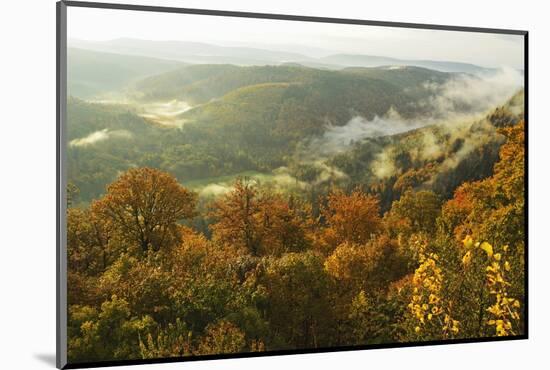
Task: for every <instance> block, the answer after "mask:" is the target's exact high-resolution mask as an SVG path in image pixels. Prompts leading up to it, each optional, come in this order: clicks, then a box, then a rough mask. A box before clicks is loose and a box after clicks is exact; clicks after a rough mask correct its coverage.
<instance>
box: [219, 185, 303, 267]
mask: <svg viewBox="0 0 550 370" xmlns="http://www.w3.org/2000/svg"><path fill="white" fill-rule="evenodd" d="M210 215H211V217H212V218H213V219H214V220H215V221H216V222H215V223H214V224H213V225H212V226H211V229H212V231H213V233H214V239H215V240H217V241H218V242H220V243H221V244H224V245H231V246H234V247H237V248H241V249H244V250H246V251H248V252H249V253H250V254H252V255H253V256H260V255H281V254H282V253H284V252H298V251H301V250H303V249H304V248H305V247H306V246H307V244H308V237H307V233H306V230H305V226H306V225H305V222H304V220H303V215H302V212H301V209H299V207H298V204H297V202H294V204H291V203H290V202H289V201H287V200H286V199H285V198H284V197H283V196H282V195H280V194H277V193H270V192H264V191H261V190H260V189H259V188H258V187H257V186H256V184H255V183H253V182H250V181H248V180H246V179H244V180H243V179H238V180H237V181H236V182H235V184H234V188H233V190H232V191H231V192H230V193H229V194H227V195H226V196H224V197H222V198H221V199H218V200H217V201H216V202H215V203H214V205H213V209H212V212H211V214H210Z"/></svg>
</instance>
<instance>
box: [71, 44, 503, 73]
mask: <svg viewBox="0 0 550 370" xmlns="http://www.w3.org/2000/svg"><path fill="white" fill-rule="evenodd" d="M69 46H71V47H76V48H81V49H88V50H94V51H101V52H108V53H116V54H126V55H136V56H147V57H153V58H160V59H169V60H177V61H182V62H186V63H191V64H236V65H266V64H275V65H279V64H284V63H298V64H301V65H304V66H308V67H313V68H326V69H342V68H346V67H379V66H384V65H395V66H402V65H409V66H416V67H423V68H428V69H433V70H436V71H440V72H465V73H483V72H490V71H491V70H493V69H492V68H486V67H482V66H478V65H475V64H469V63H460V62H452V61H435V60H407V59H398V58H391V57H385V56H374V55H362V54H334V55H329V56H326V57H321V58H315V57H310V56H306V55H303V54H300V53H295V52H285V51H275V50H269V49H262V48H252V47H227V46H218V45H214V44H209V43H200V42H187V41H150V40H138V39H127V38H120V39H114V40H109V41H101V42H99V41H84V40H69Z"/></svg>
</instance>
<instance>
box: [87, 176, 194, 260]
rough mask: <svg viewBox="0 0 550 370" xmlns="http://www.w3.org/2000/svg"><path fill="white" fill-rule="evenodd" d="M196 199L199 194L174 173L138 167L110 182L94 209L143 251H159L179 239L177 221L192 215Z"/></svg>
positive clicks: (94, 204)
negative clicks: (185, 185) (181, 183)
mask: <svg viewBox="0 0 550 370" xmlns="http://www.w3.org/2000/svg"><path fill="white" fill-rule="evenodd" d="M195 202H196V195H195V194H194V193H193V192H191V191H189V190H187V189H186V188H184V187H183V186H181V185H180V184H179V183H178V182H177V181H176V179H175V178H174V177H173V176H171V175H169V174H167V173H164V172H161V171H159V170H156V169H152V168H135V169H130V170H128V171H127V172H125V173H124V174H122V175H121V176H120V177H119V178H118V179H117V180H116V181H115V182H114V183H112V184H111V185H109V186H108V188H107V194H106V195H105V196H104V197H103V198H101V199H100V200H98V201H95V202H94V203H93V204H92V212H93V213H94V214H96V215H99V216H100V217H102V218H103V219H104V220H106V221H107V222H108V223H109V224H110V226H112V227H113V229H115V230H116V231H117V232H119V233H120V234H121V235H122V236H123V237H124V238H125V239H126V241H127V242H128V243H130V244H131V245H135V246H137V247H139V249H140V250H141V251H142V252H147V251H148V250H153V251H158V250H160V249H163V248H165V247H167V246H168V245H171V244H173V243H174V242H175V241H177V240H178V232H177V231H178V225H177V222H178V221H180V220H182V219H185V218H191V217H193V215H194V210H195Z"/></svg>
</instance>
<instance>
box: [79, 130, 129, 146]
mask: <svg viewBox="0 0 550 370" xmlns="http://www.w3.org/2000/svg"><path fill="white" fill-rule="evenodd" d="M131 138H132V133H131V132H130V131H127V130H109V129H106V128H105V129H103V130H98V131H95V132H92V133H91V134H89V135H87V136H84V137H82V138H80V139H74V140H71V141H70V142H69V145H70V146H73V147H86V146H91V145H95V144H97V143H100V142H102V141H106V140H109V139H131Z"/></svg>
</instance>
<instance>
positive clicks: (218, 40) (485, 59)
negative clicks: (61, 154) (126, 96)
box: [67, 7, 524, 68]
mask: <svg viewBox="0 0 550 370" xmlns="http://www.w3.org/2000/svg"><path fill="white" fill-rule="evenodd" d="M67 14H68V15H67V17H68V37H69V38H70V39H82V40H96V41H103V40H111V39H116V38H121V37H125V38H126V37H127V38H137V39H144V40H182V41H196V42H208V43H213V44H217V45H221V46H254V47H261V48H265V49H275V50H286V51H292V52H300V53H302V54H305V55H309V56H317V57H318V56H325V55H329V54H334V53H350V54H368V55H382V56H388V57H395V58H405V59H431V60H448V61H458V62H466V63H473V64H478V65H481V66H487V67H500V66H508V67H513V68H523V67H524V66H523V36H517V35H502V34H487V33H473V32H457V31H435V30H421V29H409V28H391V27H374V26H364V25H343V24H327V23H315V22H296V21H280V20H268V19H252V18H230V17H216V16H205V15H190V14H170V13H154V12H141V11H128V10H112V9H92V8H74V7H69V8H68V10H67Z"/></svg>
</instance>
